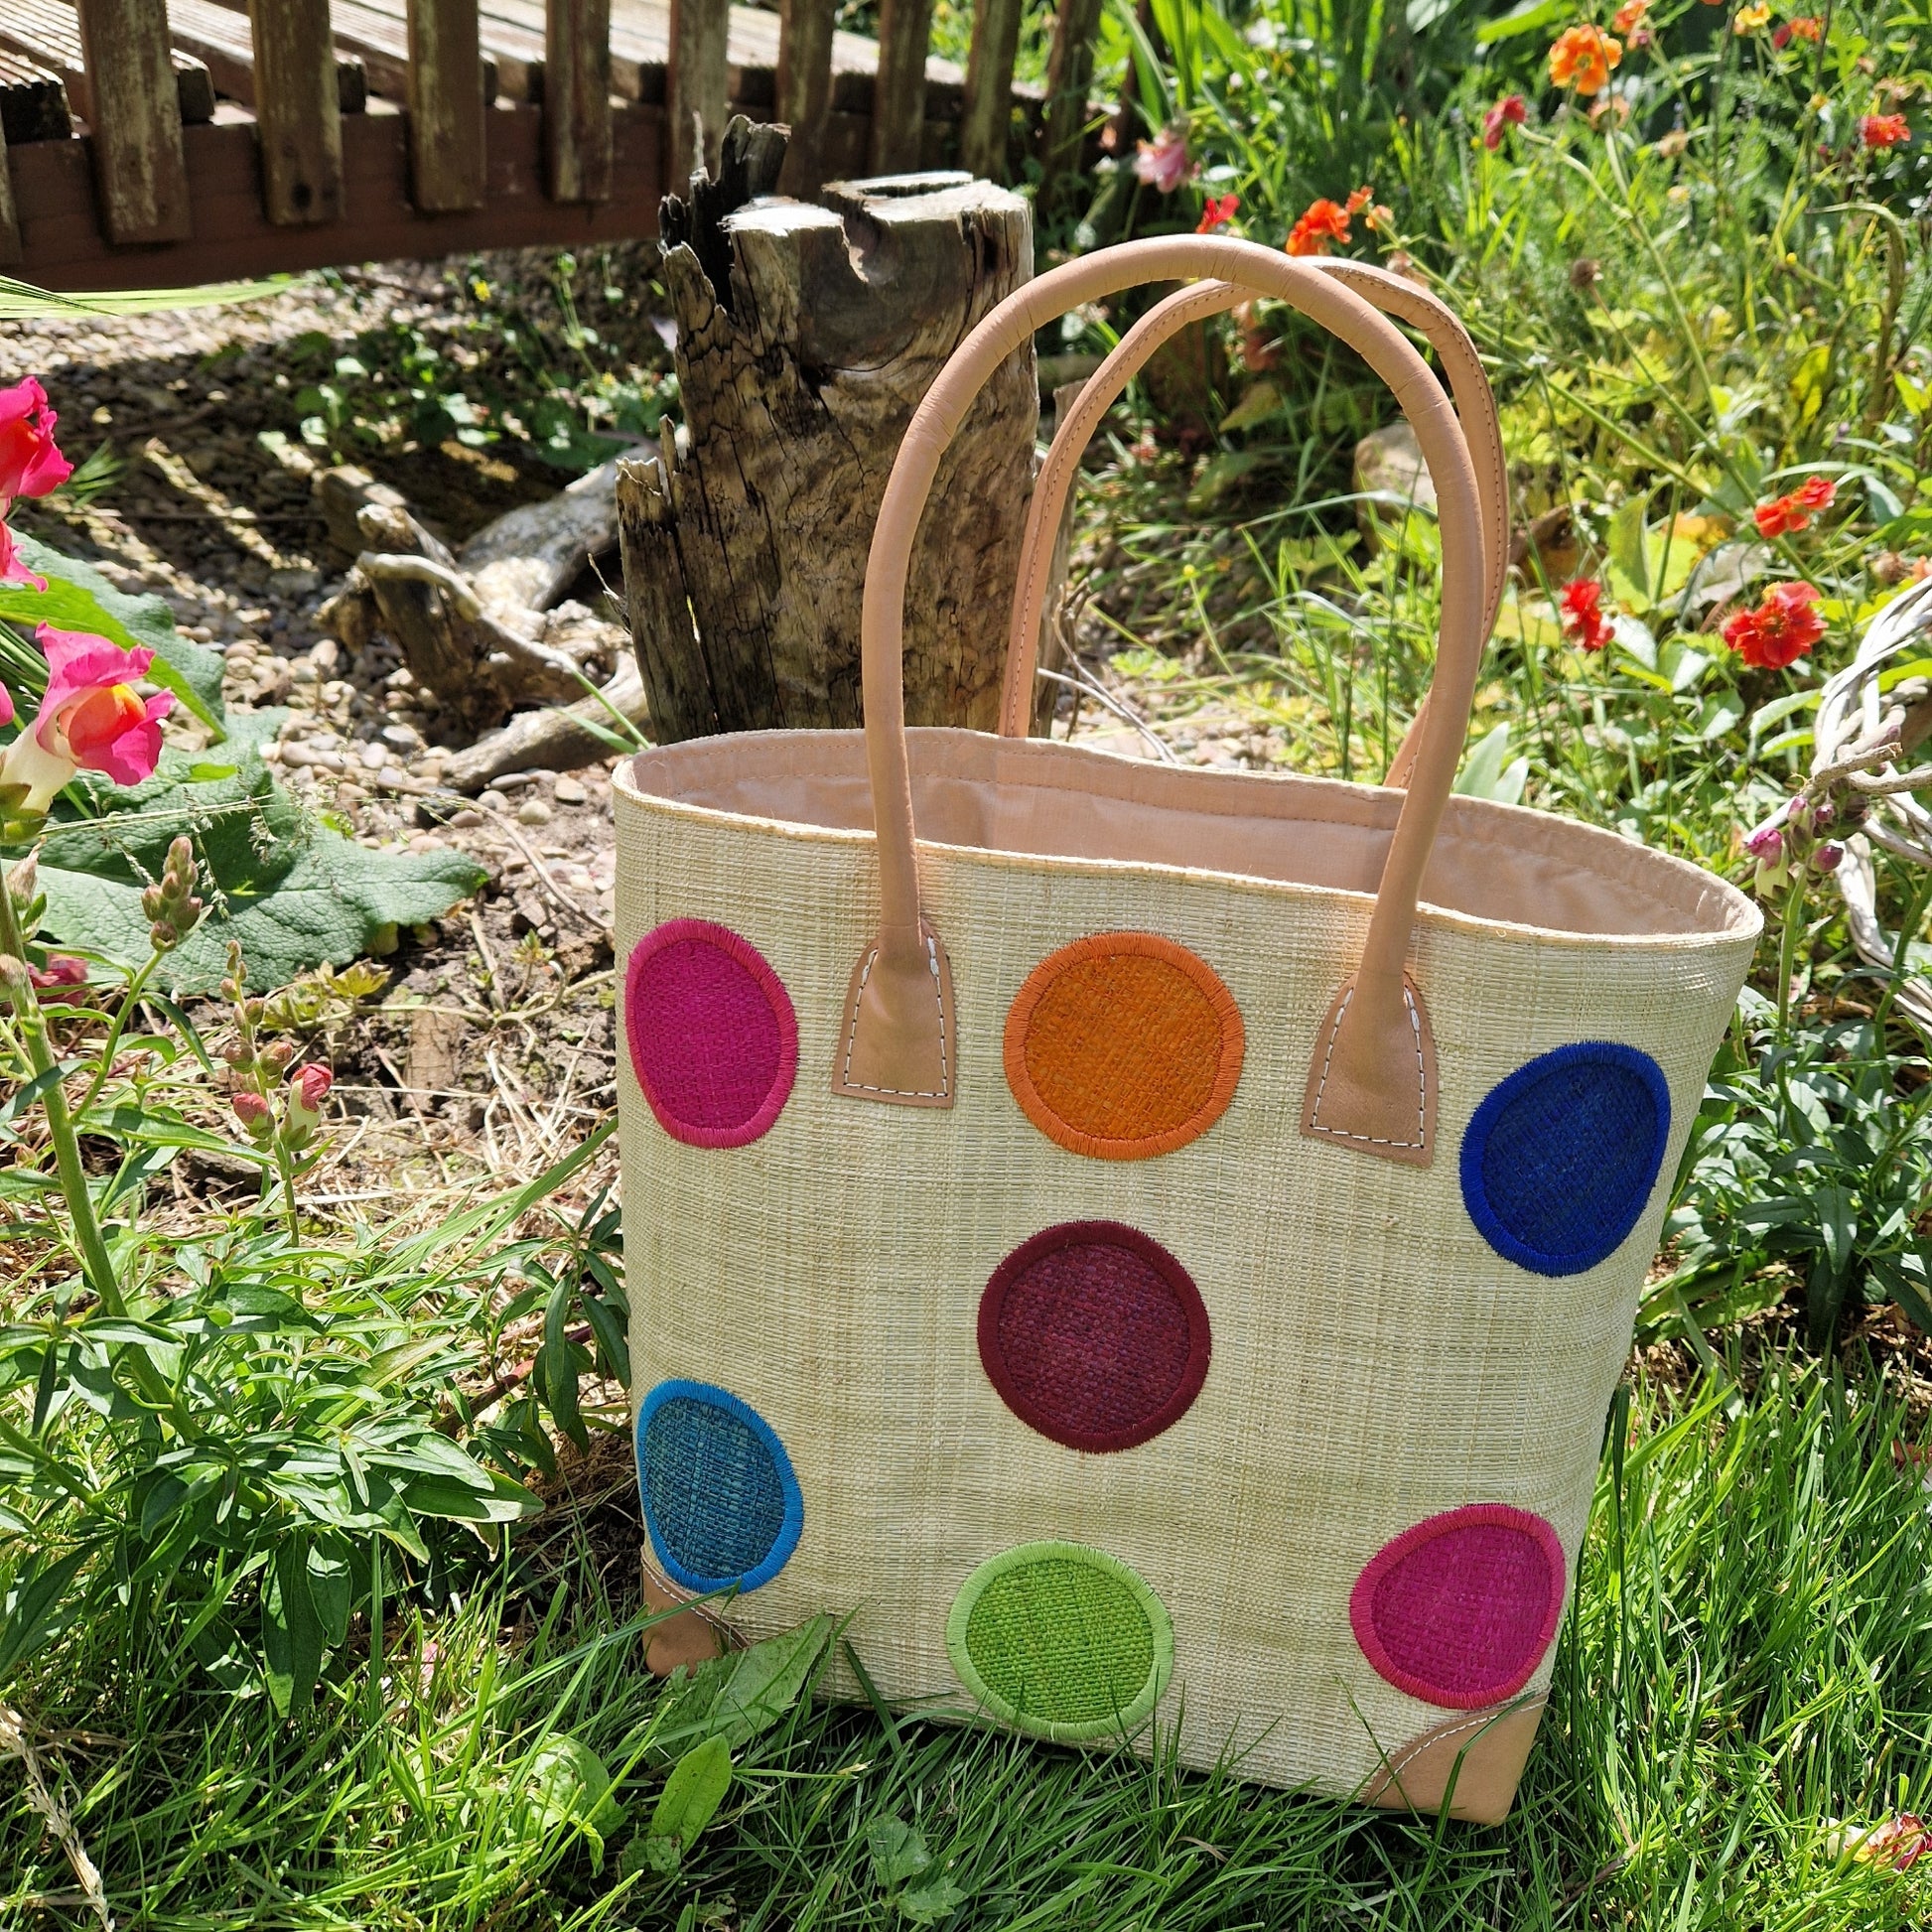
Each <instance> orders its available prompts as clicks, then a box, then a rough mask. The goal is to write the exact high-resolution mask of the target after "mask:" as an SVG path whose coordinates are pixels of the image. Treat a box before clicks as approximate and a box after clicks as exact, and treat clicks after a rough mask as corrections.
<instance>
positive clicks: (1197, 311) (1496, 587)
mask: <svg viewBox="0 0 1932 1932" xmlns="http://www.w3.org/2000/svg"><path fill="white" fill-rule="evenodd" d="M1310 266H1311V267H1314V268H1318V269H1319V270H1320V271H1321V272H1322V273H1323V274H1325V275H1332V276H1333V277H1334V278H1335V279H1336V280H1337V281H1339V282H1343V283H1345V284H1346V285H1347V286H1348V287H1349V288H1352V289H1353V290H1355V292H1356V293H1357V294H1358V295H1361V296H1363V297H1364V298H1365V299H1366V300H1368V301H1370V302H1372V303H1374V304H1375V306H1376V307H1377V308H1378V309H1380V310H1382V311H1383V313H1384V314H1387V315H1393V316H1396V317H1398V318H1399V319H1400V320H1401V321H1403V322H1406V323H1408V324H1409V325H1410V326H1411V327H1412V328H1415V329H1418V330H1420V331H1421V332H1422V334H1423V335H1424V336H1425V337H1426V338H1427V339H1428V341H1429V344H1430V346H1431V347H1432V348H1434V349H1435V350H1436V352H1437V354H1438V355H1439V356H1441V358H1442V361H1443V366H1444V367H1445V368H1446V369H1447V370H1448V371H1449V393H1450V395H1451V396H1452V397H1453V398H1454V401H1455V409H1456V415H1457V416H1458V418H1459V419H1460V422H1461V426H1462V436H1463V441H1464V442H1465V443H1467V445H1468V447H1469V456H1470V460H1471V461H1472V462H1473V463H1474V465H1475V473H1476V486H1477V489H1478V491H1479V493H1480V497H1481V502H1482V577H1483V587H1484V593H1485V598H1486V608H1485V611H1484V617H1483V626H1482V628H1483V636H1484V637H1485V638H1487V637H1488V635H1489V633H1490V632H1491V631H1492V630H1493V629H1494V628H1495V624H1496V612H1497V610H1498V609H1499V608H1500V607H1501V604H1502V597H1503V582H1504V578H1505V575H1506V573H1507V571H1508V568H1509V481H1508V470H1507V467H1506V464H1505V461H1504V457H1503V438H1502V425H1501V423H1500V422H1499V421H1498V420H1497V416H1496V397H1495V392H1494V391H1493V390H1492V389H1491V388H1490V386H1489V378H1488V376H1487V375H1485V374H1484V373H1483V368H1482V362H1481V359H1480V358H1479V357H1478V356H1477V354H1476V349H1475V345H1474V344H1473V343H1472V342H1470V340H1469V336H1468V332H1467V331H1466V330H1465V329H1464V328H1463V327H1462V324H1461V323H1460V321H1458V320H1457V318H1456V315H1455V312H1454V310H1452V309H1451V308H1449V305H1448V303H1446V302H1444V301H1442V300H1440V299H1439V298H1438V297H1436V296H1434V295H1431V294H1430V293H1429V291H1428V290H1427V289H1421V288H1418V287H1417V286H1416V285H1415V284H1414V283H1413V282H1408V281H1405V280H1404V279H1403V278H1402V277H1401V276H1399V275H1392V274H1391V273H1390V272H1389V271H1388V270H1387V269H1385V268H1377V267H1375V266H1374V264H1373V263H1370V262H1356V261H1336V260H1315V261H1311V264H1310ZM1250 299H1251V298H1250V294H1249V291H1248V290H1246V289H1244V288H1240V287H1238V286H1236V285H1235V284H1234V283H1232V282H1197V283H1195V284H1194V285H1193V286H1192V287H1191V288H1184V289H1179V290H1177V291H1176V292H1175V293H1174V294H1173V295H1170V296H1169V297H1167V298H1166V300H1165V301H1162V302H1159V303H1157V304H1156V305H1155V306H1154V307H1153V308H1152V309H1150V310H1149V311H1148V312H1147V314H1146V315H1144V316H1142V317H1141V318H1140V320H1139V321H1138V322H1136V323H1135V324H1134V325H1133V327H1132V328H1131V329H1129V330H1128V332H1127V334H1126V335H1125V336H1123V337H1122V338H1121V339H1120V341H1119V342H1118V343H1117V344H1116V345H1114V348H1113V350H1112V352H1111V353H1110V354H1109V355H1108V356H1107V358H1106V360H1105V361H1103V362H1102V363H1101V365H1100V366H1099V368H1097V369H1096V370H1095V371H1094V372H1093V374H1092V376H1091V377H1090V378H1089V379H1088V380H1087V382H1086V384H1085V386H1084V387H1083V388H1082V389H1081V391H1080V395H1079V399H1078V400H1077V401H1076V402H1075V403H1074V405H1073V408H1072V409H1071V410H1070V411H1069V412H1068V414H1067V418H1066V420H1065V421H1064V422H1063V423H1060V424H1059V425H1057V427H1056V428H1055V430H1054V434H1053V442H1052V446H1051V448H1050V449H1048V451H1047V453H1046V460H1045V462H1044V463H1043V464H1042V465H1041V466H1040V471H1039V475H1038V477H1037V478H1036V479H1035V483H1034V494H1033V500H1032V502H1031V503H1030V504H1029V505H1028V508H1027V533H1026V538H1025V540H1024V542H1023V543H1022V545H1021V551H1020V575H1019V578H1018V580H1017V581H1016V583H1015V585H1014V590H1013V613H1012V621H1011V622H1010V623H1009V625H1008V628H1007V668H1006V679H1005V684H1004V687H1003V690H1002V695H1001V703H1000V735H1001V736H1002V737H1003V738H1024V737H1026V735H1027V728H1028V724H1029V720H1030V717H1031V713H1032V709H1033V684H1034V673H1035V668H1036V667H1037V664H1038V659H1039V629H1040V619H1041V616H1042V615H1043V613H1042V603H1043V600H1044V598H1045V594H1046V578H1047V569H1048V565H1049V563H1050V561H1051V558H1052V552H1053V535H1054V532H1055V531H1056V530H1057V529H1058V528H1059V523H1060V516H1061V512H1062V510H1063V509H1064V507H1065V503H1066V497H1067V492H1068V491H1069V490H1070V489H1071V488H1072V487H1073V483H1074V481H1075V479H1076V477H1077V476H1078V473H1079V466H1080V459H1081V457H1082V456H1083V455H1084V454H1085V452H1086V447H1087V445H1088V443H1089V442H1091V441H1092V439H1093V433H1094V431H1095V430H1096V429H1097V428H1099V426H1100V420H1101V418H1102V417H1103V416H1105V415H1106V413H1107V411H1108V410H1109V409H1111V408H1112V407H1113V405H1114V401H1115V399H1116V398H1117V397H1118V396H1119V395H1120V393H1121V391H1122V390H1123V389H1125V388H1126V387H1127V384H1128V383H1129V381H1130V380H1132V378H1133V376H1134V375H1135V373H1136V372H1137V371H1138V370H1139V369H1140V368H1141V366H1142V365H1143V364H1144V363H1145V362H1146V361H1147V360H1148V358H1149V357H1150V356H1151V355H1152V354H1153V353H1154V351H1155V350H1156V349H1157V348H1159V347H1160V345H1162V344H1163V343H1164V342H1166V341H1167V340H1168V339H1169V338H1170V337H1171V336H1173V335H1175V334H1177V333H1178V332H1179V331H1180V330H1182V329H1184V328H1185V327H1186V326H1187V325H1188V324H1189V323H1190V322H1196V321H1199V320H1201V319H1202V318H1204V317H1206V316H1211V315H1217V314H1219V313H1220V311H1221V310H1223V309H1231V308H1233V307H1234V306H1235V304H1236V303H1239V302H1246V301H1248V300H1250ZM1422 719H1423V712H1422V710H1421V709H1418V711H1417V714H1416V717H1415V719H1414V720H1413V721H1412V722H1411V724H1410V728H1409V731H1408V733H1407V735H1406V736H1405V737H1404V739H1403V742H1402V747H1401V749H1400V750H1399V751H1398V752H1397V754H1396V757H1395V759H1394V761H1393V763H1391V765H1390V766H1389V775H1388V782H1389V783H1391V784H1401V783H1404V782H1406V780H1407V775H1408V770H1409V767H1410V764H1411V763H1412V762H1413V761H1414V759H1415V755H1416V748H1417V746H1418V744H1419V743H1420V739H1421V725H1422Z"/></svg>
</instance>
